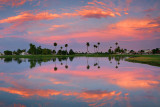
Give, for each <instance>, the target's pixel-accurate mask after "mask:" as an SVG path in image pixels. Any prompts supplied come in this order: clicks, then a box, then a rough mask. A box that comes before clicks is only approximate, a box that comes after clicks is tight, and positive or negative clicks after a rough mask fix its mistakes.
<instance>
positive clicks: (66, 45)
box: [65, 44, 68, 55]
mask: <svg viewBox="0 0 160 107" xmlns="http://www.w3.org/2000/svg"><path fill="white" fill-rule="evenodd" d="M65 47H66V55H67V47H68V44H65Z"/></svg>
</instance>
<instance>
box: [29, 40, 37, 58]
mask: <svg viewBox="0 0 160 107" xmlns="http://www.w3.org/2000/svg"><path fill="white" fill-rule="evenodd" d="M29 46H30V49H29V50H28V53H29V54H32V55H35V54H36V51H37V50H36V46H35V45H33V44H32V43H30V45H29Z"/></svg>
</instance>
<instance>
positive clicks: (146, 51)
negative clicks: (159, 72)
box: [144, 49, 152, 54]
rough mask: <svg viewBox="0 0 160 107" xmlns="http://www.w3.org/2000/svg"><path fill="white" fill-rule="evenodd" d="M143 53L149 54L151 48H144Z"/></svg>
mask: <svg viewBox="0 0 160 107" xmlns="http://www.w3.org/2000/svg"><path fill="white" fill-rule="evenodd" d="M144 53H145V54H151V53H152V50H150V49H146V50H144Z"/></svg>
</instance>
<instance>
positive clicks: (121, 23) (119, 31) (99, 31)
mask: <svg viewBox="0 0 160 107" xmlns="http://www.w3.org/2000/svg"><path fill="white" fill-rule="evenodd" d="M54 42H57V43H58V46H59V47H60V46H64V44H65V43H68V44H69V48H73V49H74V50H77V51H79V50H80V51H86V46H85V44H86V42H90V44H91V46H90V50H93V45H94V44H95V43H97V42H101V50H103V51H107V50H108V48H109V47H110V46H113V47H114V43H115V42H118V43H119V45H120V46H121V47H122V48H128V49H134V50H139V49H153V48H160V0H0V51H3V50H7V49H10V50H17V49H18V48H20V49H24V48H26V49H28V48H29V43H34V44H36V46H38V45H42V47H43V48H44V47H47V48H53V43H54Z"/></svg>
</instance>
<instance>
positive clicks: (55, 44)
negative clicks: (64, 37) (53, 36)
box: [53, 42, 57, 51]
mask: <svg viewBox="0 0 160 107" xmlns="http://www.w3.org/2000/svg"><path fill="white" fill-rule="evenodd" d="M53 45H54V47H55V51H56V47H57V43H56V42H54V44H53Z"/></svg>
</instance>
